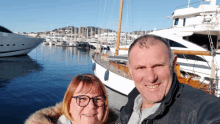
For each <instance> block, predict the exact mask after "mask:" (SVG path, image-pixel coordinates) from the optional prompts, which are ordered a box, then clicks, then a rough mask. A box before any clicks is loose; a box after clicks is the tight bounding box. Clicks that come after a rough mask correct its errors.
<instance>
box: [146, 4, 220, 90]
mask: <svg viewBox="0 0 220 124" xmlns="http://www.w3.org/2000/svg"><path fill="white" fill-rule="evenodd" d="M219 17H220V6H219V5H216V0H210V4H201V5H200V6H199V7H198V8H192V7H188V8H184V9H177V10H175V11H174V12H173V14H172V16H171V18H172V19H173V25H172V27H171V28H170V29H163V30H158V31H154V32H151V33H150V34H155V35H158V36H161V37H163V38H165V39H167V40H168V41H169V42H170V46H171V49H172V50H191V51H210V52H216V55H215V56H214V60H215V62H214V64H215V66H216V69H215V70H216V73H215V79H216V80H220V74H219V73H218V70H219V69H220V68H219V66H220V53H219V52H218V51H219V50H218V49H220V44H219V43H220V19H219ZM177 57H178V59H177V63H178V64H180V69H181V71H182V72H184V73H189V74H193V75H196V76H197V77H199V78H200V81H204V82H209V80H210V74H211V66H212V59H213V56H202V55H185V54H177ZM219 87H220V86H219Z"/></svg>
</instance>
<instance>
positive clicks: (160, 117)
mask: <svg viewBox="0 0 220 124" xmlns="http://www.w3.org/2000/svg"><path fill="white" fill-rule="evenodd" d="M137 95H139V92H138V91H137V89H136V88H134V89H133V90H132V92H131V93H130V94H129V95H128V102H127V104H126V105H125V106H123V107H122V108H121V110H120V116H119V117H118V119H117V121H116V122H115V123H116V124H127V123H128V121H129V119H130V117H131V114H132V112H133V106H134V100H135V98H136V97H137ZM142 124H220V99H219V98H217V97H216V96H214V95H210V94H207V93H205V92H204V91H202V90H199V89H195V88H193V87H191V86H189V85H186V84H180V83H179V81H178V80H177V77H176V74H173V80H172V85H171V88H170V90H169V92H168V94H167V95H166V96H165V97H164V99H163V100H162V101H161V105H160V107H159V108H158V110H157V111H156V112H155V113H154V114H152V115H150V116H148V117H147V118H145V119H144V120H143V121H142Z"/></svg>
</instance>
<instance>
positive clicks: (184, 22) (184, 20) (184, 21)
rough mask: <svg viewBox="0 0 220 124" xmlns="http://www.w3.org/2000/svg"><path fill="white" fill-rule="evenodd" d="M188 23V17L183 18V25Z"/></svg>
mask: <svg viewBox="0 0 220 124" xmlns="http://www.w3.org/2000/svg"><path fill="white" fill-rule="evenodd" d="M185 24H186V18H184V19H183V26H185Z"/></svg>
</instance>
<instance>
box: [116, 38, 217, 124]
mask: <svg viewBox="0 0 220 124" xmlns="http://www.w3.org/2000/svg"><path fill="white" fill-rule="evenodd" d="M128 57H129V61H128V64H127V66H128V68H129V70H130V74H131V77H132V78H133V80H134V83H135V87H136V88H134V90H133V91H132V92H131V93H130V94H129V95H128V102H127V104H126V105H125V106H123V107H122V108H121V110H120V116H119V118H118V119H117V121H116V123H117V124H118V123H120V124H216V123H220V100H219V98H217V97H215V96H213V95H210V94H207V93H205V92H203V91H202V90H199V89H195V88H192V87H191V86H189V85H184V84H180V83H179V82H178V80H177V76H176V74H175V66H176V62H177V56H176V55H174V54H173V52H172V50H171V49H170V46H169V43H168V42H167V41H166V40H165V39H163V38H161V37H158V36H154V35H144V36H141V37H139V38H138V39H136V40H135V41H134V42H133V43H132V44H131V46H130V48H129V51H128Z"/></svg>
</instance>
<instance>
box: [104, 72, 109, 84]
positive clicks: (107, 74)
mask: <svg viewBox="0 0 220 124" xmlns="http://www.w3.org/2000/svg"><path fill="white" fill-rule="evenodd" d="M108 78H109V71H108V70H106V71H105V76H104V80H105V81H107V80H108Z"/></svg>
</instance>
